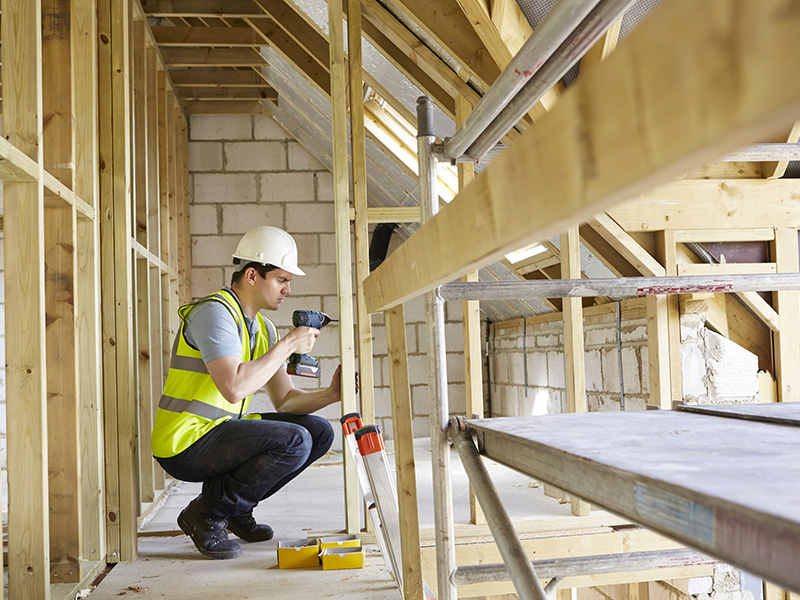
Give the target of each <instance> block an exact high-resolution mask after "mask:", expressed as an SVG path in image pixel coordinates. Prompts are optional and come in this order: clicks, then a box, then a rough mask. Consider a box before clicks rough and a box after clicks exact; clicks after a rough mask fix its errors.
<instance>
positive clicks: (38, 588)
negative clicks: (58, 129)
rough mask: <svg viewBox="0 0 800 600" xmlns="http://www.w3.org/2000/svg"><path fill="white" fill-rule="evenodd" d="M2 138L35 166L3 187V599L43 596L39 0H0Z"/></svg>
mask: <svg viewBox="0 0 800 600" xmlns="http://www.w3.org/2000/svg"><path fill="white" fill-rule="evenodd" d="M0 11H1V12H2V15H3V18H2V21H0V28H2V32H0V38H2V39H3V40H4V42H3V45H2V64H3V137H4V138H6V139H7V140H8V142H9V143H10V144H11V145H12V146H14V147H15V148H17V149H19V150H20V151H21V152H22V153H24V154H25V155H26V156H28V157H29V158H31V159H33V160H34V162H35V163H36V166H37V171H38V172H37V175H36V178H35V180H34V181H33V182H25V183H22V182H14V181H6V182H4V185H3V217H4V230H3V238H4V242H3V246H4V254H5V261H7V263H6V264H5V274H4V275H5V278H6V281H9V282H14V286H15V293H13V294H8V295H7V297H6V298H5V336H6V340H5V344H6V377H7V380H6V398H7V401H6V418H7V427H8V429H7V431H8V432H9V435H8V480H9V484H10V485H9V495H8V510H9V517H10V518H9V524H8V585H9V597H10V598H15V599H16V598H37V599H38V598H42V599H43V600H48V599H49V598H50V573H49V566H50V550H49V543H48V541H49V537H50V532H49V528H50V526H49V519H48V514H47V513H48V502H47V495H48V469H47V397H46V393H47V383H46V356H45V286H44V271H45V265H44V189H43V187H42V183H41V182H42V169H41V164H42V160H43V156H42V123H41V120H40V119H41V114H42V96H41V89H42V67H41V65H42V62H41V59H42V54H41V52H42V50H41V43H42V33H41V32H42V22H41V2H40V0H33V1H30V0H25V1H22V0H2V2H1V3H0Z"/></svg>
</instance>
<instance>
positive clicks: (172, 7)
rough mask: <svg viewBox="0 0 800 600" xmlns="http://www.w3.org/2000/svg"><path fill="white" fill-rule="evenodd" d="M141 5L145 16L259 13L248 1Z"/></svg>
mask: <svg viewBox="0 0 800 600" xmlns="http://www.w3.org/2000/svg"><path fill="white" fill-rule="evenodd" d="M141 5H142V8H143V9H144V12H145V13H146V14H148V15H159V16H165V17H172V16H176V17H200V18H206V17H208V18H213V17H221V16H223V15H224V16H225V17H226V18H233V17H246V16H249V15H258V14H260V13H261V11H260V10H259V9H258V7H256V6H255V5H254V4H253V3H252V2H251V1H250V0H141Z"/></svg>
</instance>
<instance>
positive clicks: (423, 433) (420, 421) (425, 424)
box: [411, 417, 431, 438]
mask: <svg viewBox="0 0 800 600" xmlns="http://www.w3.org/2000/svg"><path fill="white" fill-rule="evenodd" d="M411 429H412V430H413V432H414V437H415V438H418V437H420V438H424V437H430V436H431V423H430V419H428V417H414V422H413V423H412V425H411Z"/></svg>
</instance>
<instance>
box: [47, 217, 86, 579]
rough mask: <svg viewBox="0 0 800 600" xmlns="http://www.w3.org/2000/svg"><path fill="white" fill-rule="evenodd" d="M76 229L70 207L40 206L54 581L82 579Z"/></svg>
mask: <svg viewBox="0 0 800 600" xmlns="http://www.w3.org/2000/svg"><path fill="white" fill-rule="evenodd" d="M76 227H77V222H76V215H75V211H74V209H73V208H72V207H69V206H65V207H59V208H46V209H45V214H44V233H45V238H44V240H45V248H44V259H45V262H46V264H47V272H46V275H45V309H46V311H47V327H46V349H47V352H46V355H47V427H48V432H49V435H48V438H47V466H48V472H49V495H50V502H49V509H50V510H49V517H50V576H51V578H52V581H53V582H58V583H75V582H79V581H81V580H82V579H83V564H82V560H81V557H82V554H81V552H82V550H83V537H82V536H83V525H82V514H81V508H82V500H81V491H82V487H81V470H82V469H81V465H80V450H79V438H78V431H79V418H80V407H79V402H78V364H77V360H76V358H77V356H78V346H77V335H76V330H75V325H76V298H75V295H76V272H77V262H76V255H75V247H76V245H77V238H76ZM87 441H88V440H87Z"/></svg>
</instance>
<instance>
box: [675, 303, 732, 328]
mask: <svg viewBox="0 0 800 600" xmlns="http://www.w3.org/2000/svg"><path fill="white" fill-rule="evenodd" d="M678 300H679V302H680V311H681V314H701V315H703V316H704V318H705V320H706V325H707V326H708V327H710V328H711V329H713V330H714V331H716V332H717V333H719V334H721V335H724V336H725V337H729V335H730V333H729V328H728V311H727V306H728V303H727V302H726V299H725V296H724V295H723V294H681V295H680V296H678Z"/></svg>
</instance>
